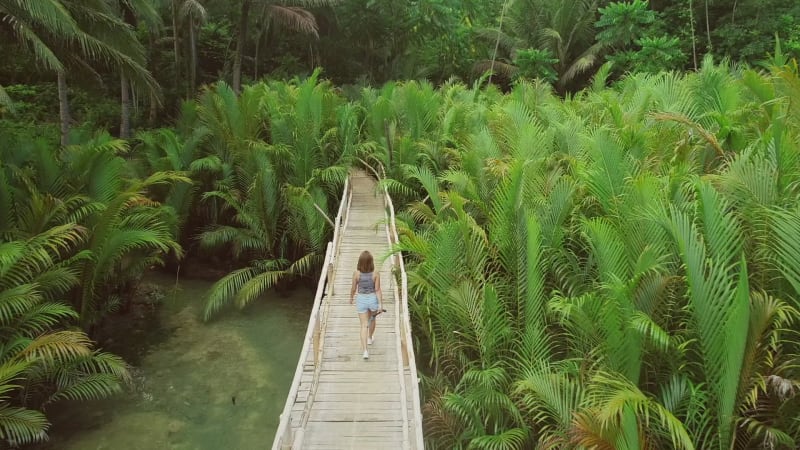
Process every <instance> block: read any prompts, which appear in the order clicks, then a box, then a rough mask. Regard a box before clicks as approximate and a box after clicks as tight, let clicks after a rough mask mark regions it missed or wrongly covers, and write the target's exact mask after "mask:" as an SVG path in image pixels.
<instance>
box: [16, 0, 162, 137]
mask: <svg viewBox="0 0 800 450" xmlns="http://www.w3.org/2000/svg"><path fill="white" fill-rule="evenodd" d="M0 24H2V25H0V26H7V27H10V29H11V32H12V34H13V35H15V36H16V37H17V39H19V41H20V42H21V43H23V44H24V45H25V47H26V48H30V49H31V52H32V53H33V56H34V57H35V58H36V60H37V61H38V62H40V63H41V64H43V65H44V66H45V67H46V68H47V69H49V70H53V71H55V72H56V74H57V77H58V90H59V111H60V116H61V143H62V145H67V144H68V134H69V123H70V116H69V106H68V99H67V70H68V68H69V67H70V66H71V65H73V66H77V65H80V66H81V67H90V66H91V64H87V62H92V63H96V62H102V63H108V64H109V65H110V66H112V67H114V68H118V69H119V70H120V71H121V72H122V73H124V74H125V76H126V77H128V78H129V79H130V80H131V83H133V85H134V86H135V87H136V88H138V89H142V90H145V91H148V92H151V91H152V92H157V91H158V83H156V81H155V79H154V78H153V77H152V75H151V74H150V72H148V71H147V69H145V67H144V51H143V49H142V47H141V45H140V44H139V42H138V41H137V40H136V36H135V35H134V33H133V30H132V29H131V28H130V27H129V26H127V25H126V24H125V23H124V22H123V21H121V20H120V19H119V18H118V17H117V16H115V14H114V12H113V10H112V9H111V8H110V5H109V4H108V3H106V2H105V1H100V0H93V1H91V2H82V1H75V0H44V1H41V2H19V1H15V0H2V1H0Z"/></svg>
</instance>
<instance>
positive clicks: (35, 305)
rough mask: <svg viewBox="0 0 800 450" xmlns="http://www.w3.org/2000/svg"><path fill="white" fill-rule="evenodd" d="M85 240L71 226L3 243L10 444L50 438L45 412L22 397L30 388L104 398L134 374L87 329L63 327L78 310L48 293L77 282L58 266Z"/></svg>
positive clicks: (0, 431)
mask: <svg viewBox="0 0 800 450" xmlns="http://www.w3.org/2000/svg"><path fill="white" fill-rule="evenodd" d="M81 238H82V234H81V233H80V228H79V227H77V226H76V225H75V224H68V225H62V226H61V227H56V228H52V229H51V230H49V231H48V232H47V233H44V234H40V235H37V236H34V237H32V238H30V239H28V240H26V241H11V242H7V243H2V244H0V254H2V255H3V256H4V257H0V325H1V326H0V342H2V345H0V439H3V440H5V441H6V442H12V443H28V442H33V441H39V440H43V439H46V437H47V435H46V434H45V433H46V431H47V428H48V427H49V423H48V422H47V419H46V417H45V416H44V414H42V413H41V412H39V411H37V410H36V409H33V408H32V407H31V406H30V405H27V404H26V403H25V402H24V400H22V401H21V400H20V399H25V398H26V397H27V396H28V393H29V392H36V391H42V392H46V391H49V392H52V395H50V396H49V399H48V400H47V401H55V400H58V399H74V400H78V399H89V398H103V397H107V396H109V395H111V394H113V393H116V392H119V391H120V389H121V384H122V382H124V381H125V380H127V379H128V377H129V375H128V372H127V368H126V366H125V364H124V363H123V362H122V361H121V360H120V359H119V358H118V357H115V356H111V355H108V354H104V353H97V352H95V351H94V350H93V349H92V343H91V341H90V340H89V337H88V336H87V335H86V334H84V333H83V332H80V331H74V330H63V329H60V327H63V324H64V323H65V322H67V321H70V320H74V319H77V318H78V315H77V314H76V313H75V311H73V310H72V309H71V308H69V307H67V306H65V305H63V304H61V303H57V302H55V301H54V299H52V298H49V295H50V294H52V295H54V294H57V293H64V292H66V291H67V289H68V288H71V287H73V286H75V284H76V282H77V278H76V277H75V276H74V273H72V272H71V271H70V270H68V269H67V268H66V267H60V264H62V263H63V261H64V260H66V258H67V256H68V255H69V253H71V251H73V250H74V248H76V247H77V246H78V245H79V244H80V243H81ZM67 261H69V260H67Z"/></svg>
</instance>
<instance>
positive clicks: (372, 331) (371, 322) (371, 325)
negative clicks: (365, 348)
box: [369, 311, 378, 339]
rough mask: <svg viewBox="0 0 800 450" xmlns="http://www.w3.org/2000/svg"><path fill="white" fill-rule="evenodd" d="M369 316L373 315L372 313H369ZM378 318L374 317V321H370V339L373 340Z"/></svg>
mask: <svg viewBox="0 0 800 450" xmlns="http://www.w3.org/2000/svg"><path fill="white" fill-rule="evenodd" d="M369 314H372V311H369ZM376 319H377V317H372V320H370V321H369V338H370V339H372V337H373V336H375V324H376V323H378V321H377V320H376Z"/></svg>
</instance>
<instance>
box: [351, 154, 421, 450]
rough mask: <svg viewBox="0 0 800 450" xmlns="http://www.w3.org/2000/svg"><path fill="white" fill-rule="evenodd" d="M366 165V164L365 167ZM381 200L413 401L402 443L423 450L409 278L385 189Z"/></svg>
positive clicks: (405, 411)
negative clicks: (410, 426)
mask: <svg viewBox="0 0 800 450" xmlns="http://www.w3.org/2000/svg"><path fill="white" fill-rule="evenodd" d="M365 164H366V163H365ZM378 165H379V169H380V174H381V175H382V176H381V177H379V180H380V179H385V178H386V171H385V169H384V168H383V165H382V164H380V163H378ZM372 172H373V173H374V174H375V175H377V174H378V171H376V170H374V169H373V170H372ZM383 197H384V204H385V205H386V234H387V239H388V240H389V247H390V248H391V249H392V252H393V253H392V256H391V258H392V280H393V281H394V283H393V284H394V289H395V299H397V306H398V307H399V310H398V311H397V314H396V315H395V317H396V318H397V320H402V323H400V324H398V328H399V331H400V333H399V337H398V339H399V340H400V346H399V349H398V352H399V353H400V355H399V356H400V359H401V360H402V361H403V367H405V368H407V369H408V371H409V375H410V378H411V383H410V384H411V386H410V387H411V399H412V405H411V406H412V408H411V414H412V417H411V418H410V419H411V420H412V423H413V424H414V427H415V431H416V432H415V433H414V436H408V434H407V433H408V431H409V430H408V427H407V426H406V427H405V428H404V435H405V436H404V438H405V439H404V441H405V442H409V441H408V439H409V438H410V439H411V440H413V448H416V449H424V448H425V444H424V441H423V438H422V411H421V408H420V395H419V376H418V374H417V363H416V358H415V357H414V345H413V343H409V342H408V341H409V340H410V339H411V314H410V312H409V309H408V275H407V274H406V267H405V263H404V261H403V254H402V252H400V251H396V252H395V251H394V246H395V245H396V244H398V243H399V242H400V238H399V236H398V234H397V223H396V220H395V214H394V203H392V197H391V196H390V195H389V191H388V190H387V189H386V187H385V186H384V188H383ZM395 274H399V278H400V279H399V282H398V280H396V278H395V277H396V275H395ZM405 388H406V386H405V385H404V384H402V385H401V390H402V392H401V393H402V397H403V400H404V401H405V397H406V395H405ZM403 406H404V407H403V412H402V417H403V419H404V420H405V423H406V424H408V423H409V420H408V419H409V417H407V414H408V408H407V405H405V404H404V405H403Z"/></svg>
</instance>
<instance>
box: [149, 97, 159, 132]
mask: <svg viewBox="0 0 800 450" xmlns="http://www.w3.org/2000/svg"><path fill="white" fill-rule="evenodd" d="M157 118H158V99H157V98H156V94H154V93H152V92H151V93H150V117H148V118H147V124H148V125H150V127H154V126H156V119H157Z"/></svg>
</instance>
